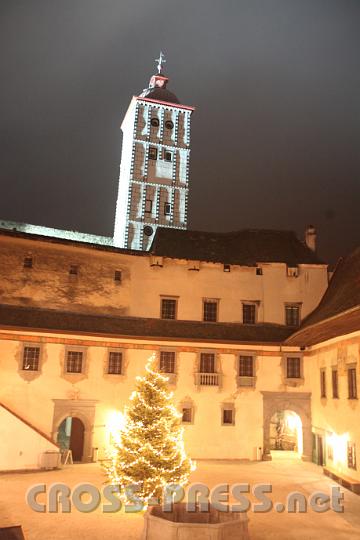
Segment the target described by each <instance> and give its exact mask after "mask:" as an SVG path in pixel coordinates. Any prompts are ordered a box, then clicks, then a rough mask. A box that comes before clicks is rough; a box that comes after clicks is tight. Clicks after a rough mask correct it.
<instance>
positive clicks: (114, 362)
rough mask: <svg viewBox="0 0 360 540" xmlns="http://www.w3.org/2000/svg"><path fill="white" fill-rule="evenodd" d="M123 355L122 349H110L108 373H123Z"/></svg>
mask: <svg viewBox="0 0 360 540" xmlns="http://www.w3.org/2000/svg"><path fill="white" fill-rule="evenodd" d="M122 369H123V355H122V352H121V351H109V358H108V371H107V372H108V375H122Z"/></svg>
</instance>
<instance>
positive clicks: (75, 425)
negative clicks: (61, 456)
mask: <svg viewBox="0 0 360 540" xmlns="http://www.w3.org/2000/svg"><path fill="white" fill-rule="evenodd" d="M84 431H85V427H84V424H83V423H82V421H81V420H80V419H79V418H75V417H73V419H72V422H71V436H70V450H71V452H72V457H73V460H74V461H82V458H83V453H84Z"/></svg>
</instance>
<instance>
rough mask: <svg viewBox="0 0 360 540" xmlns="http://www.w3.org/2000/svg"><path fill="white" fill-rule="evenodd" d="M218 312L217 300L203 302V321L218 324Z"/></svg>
mask: <svg viewBox="0 0 360 540" xmlns="http://www.w3.org/2000/svg"><path fill="white" fill-rule="evenodd" d="M217 311H218V303H217V300H204V301H203V321H206V322H216V321H217Z"/></svg>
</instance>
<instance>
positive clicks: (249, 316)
mask: <svg viewBox="0 0 360 540" xmlns="http://www.w3.org/2000/svg"><path fill="white" fill-rule="evenodd" d="M243 323H244V324H255V323H256V305H255V304H243Z"/></svg>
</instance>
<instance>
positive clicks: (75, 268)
mask: <svg viewBox="0 0 360 540" xmlns="http://www.w3.org/2000/svg"><path fill="white" fill-rule="evenodd" d="M78 273H79V267H78V266H77V265H76V264H71V265H70V267H69V274H70V275H71V276H77V275H78Z"/></svg>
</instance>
